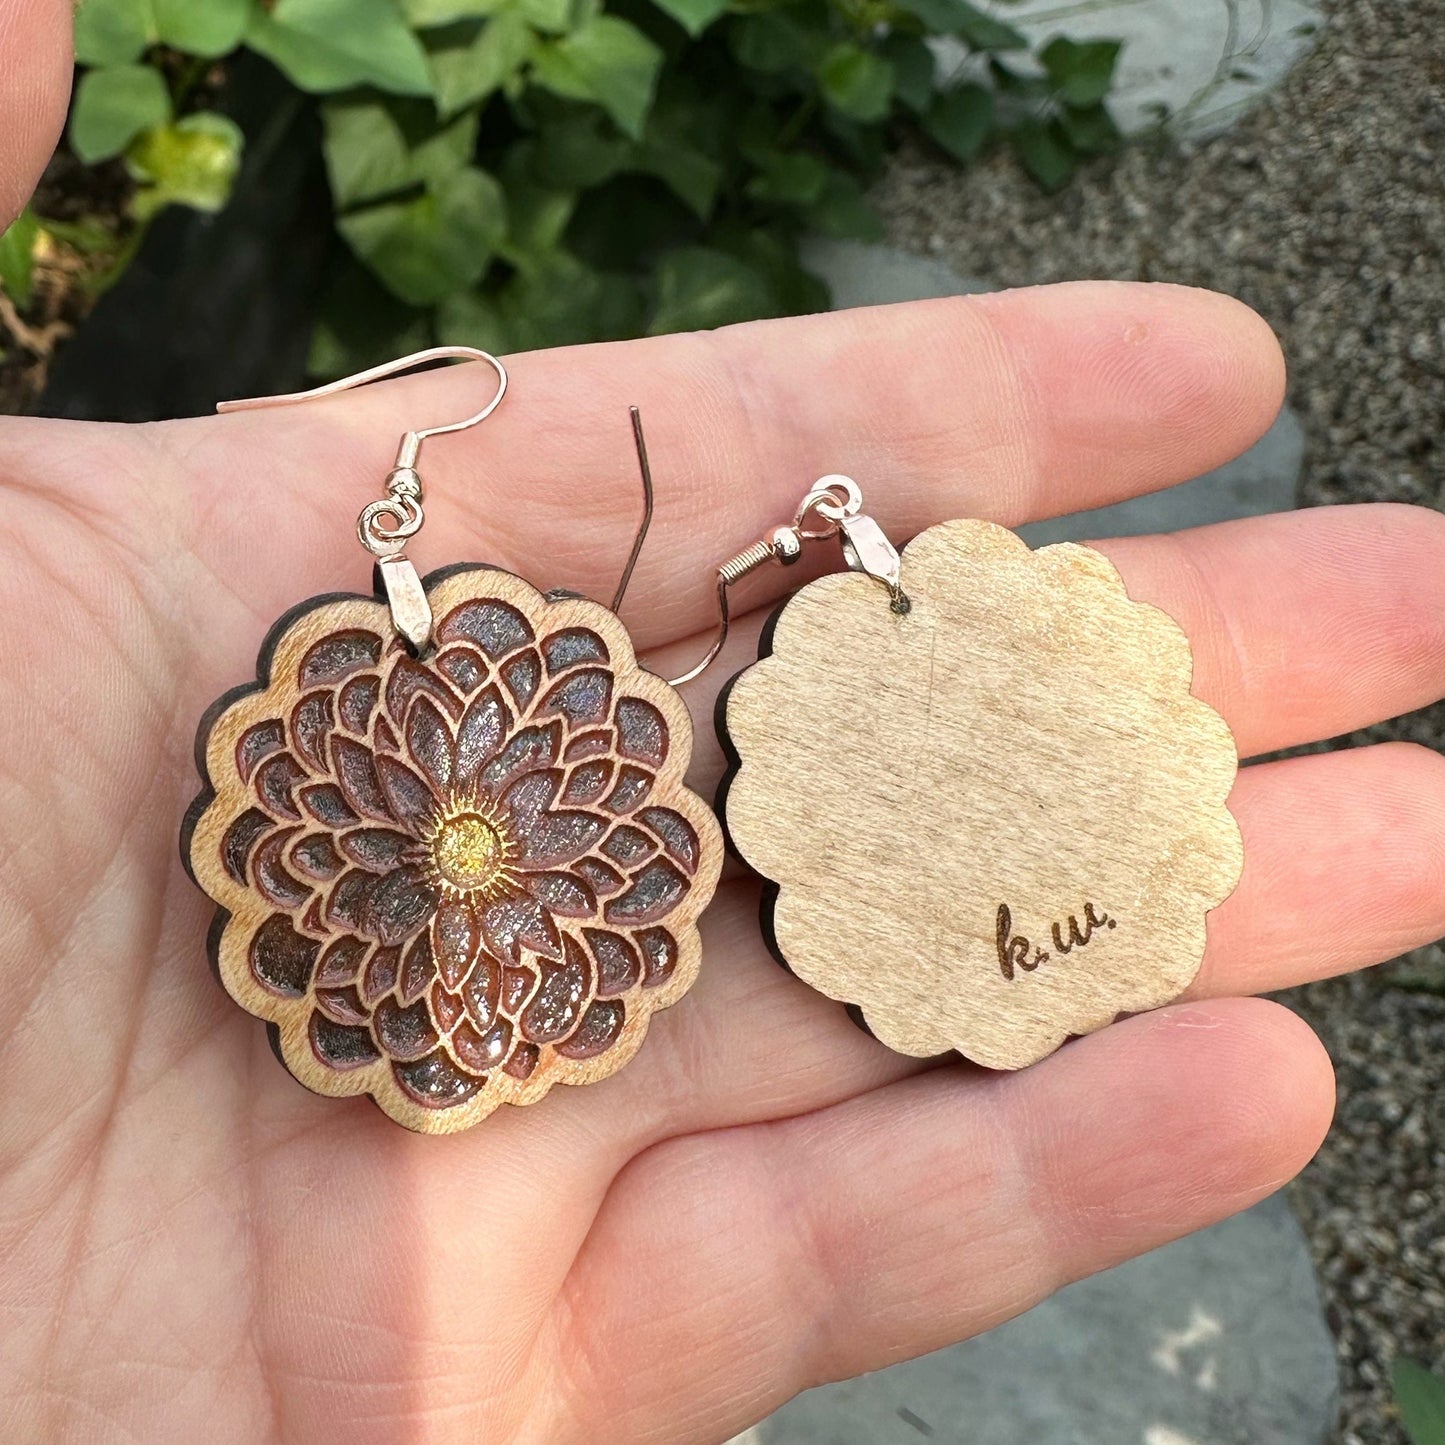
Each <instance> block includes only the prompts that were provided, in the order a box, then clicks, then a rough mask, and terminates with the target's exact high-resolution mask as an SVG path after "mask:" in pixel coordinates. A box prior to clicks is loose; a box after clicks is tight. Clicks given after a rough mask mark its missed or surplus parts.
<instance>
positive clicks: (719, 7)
mask: <svg viewBox="0 0 1445 1445" xmlns="http://www.w3.org/2000/svg"><path fill="white" fill-rule="evenodd" d="M653 3H654V4H655V5H656V6H657V8H658V9H659V10H661V11H662V12H663V13H664V14H667V15H671V16H672V18H673V19H674V20H676V21H677V23H678V24H679V25H681V26H682V28H683V29H684V30H686V31H687V33H688V34H689V35H691V36H694V37H696V36H699V35H701V34H702V32H703V31H704V30H706V29H707V28H708V26H709V25H711V24H712V23H713V21H714V20H716V19H717V18H718V17H719V16H720V15H722V14H723V13H724V12H725V11H726V10H727V8H728V0H653Z"/></svg>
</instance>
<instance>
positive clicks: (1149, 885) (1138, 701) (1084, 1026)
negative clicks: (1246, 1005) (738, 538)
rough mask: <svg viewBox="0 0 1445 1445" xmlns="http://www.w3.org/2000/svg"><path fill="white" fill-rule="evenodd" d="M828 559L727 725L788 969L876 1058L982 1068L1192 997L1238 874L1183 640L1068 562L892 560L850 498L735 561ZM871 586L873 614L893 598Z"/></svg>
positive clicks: (1002, 541) (1223, 741)
mask: <svg viewBox="0 0 1445 1445" xmlns="http://www.w3.org/2000/svg"><path fill="white" fill-rule="evenodd" d="M834 535H836V536H837V537H838V538H839V539H840V541H841V542H842V547H843V554H844V558H845V560H846V562H847V564H848V568H849V570H848V571H846V572H842V573H837V574H833V575H830V576H825V577H823V578H820V579H819V580H817V581H814V582H811V583H809V584H808V585H807V586H805V587H803V588H802V589H801V591H799V592H798V593H796V594H795V595H794V596H793V597H792V599H791V600H790V601H789V602H787V603H786V605H784V606H783V608H782V609H781V611H780V612H779V613H778V614H777V615H776V617H775V618H774V620H773V623H772V625H771V626H770V627H769V628H768V630H767V631H766V632H765V634H764V638H763V642H762V647H761V658H760V660H759V661H758V662H757V663H755V664H754V665H752V666H751V667H749V668H747V669H746V670H744V671H743V672H742V673H740V674H739V675H738V676H737V677H736V678H735V679H734V681H733V682H732V684H731V685H730V686H729V688H728V689H727V691H726V692H725V693H724V695H723V697H722V699H721V700H720V702H719V708H718V719H719V730H720V733H721V735H722V739H723V743H724V747H725V749H726V750H727V751H728V752H729V755H730V758H731V761H732V765H733V766H732V769H731V772H730V773H729V775H728V778H727V779H726V780H725V782H724V785H723V791H722V793H721V795H720V799H719V811H720V812H721V813H722V814H723V815H724V822H725V826H726V828H727V831H728V835H729V838H730V841H731V843H732V845H733V847H734V849H735V850H736V851H737V853H738V854H740V855H741V857H742V858H743V859H744V860H745V861H746V862H747V863H749V864H750V865H751V866H752V867H753V868H754V869H755V870H756V871H757V872H758V873H760V874H761V875H762V876H763V877H764V878H765V879H766V880H768V882H769V885H770V886H769V888H768V889H767V892H766V896H765V901H764V906H763V927H764V933H765V935H766V937H767V938H768V940H769V943H770V945H771V947H772V948H773V950H774V952H775V953H776V954H777V956H778V957H779V959H780V960H781V961H782V962H783V963H784V964H785V965H786V966H787V967H788V968H790V969H791V970H792V971H793V972H794V973H796V974H797V975H798V976H799V977H800V978H802V979H803V980H804V981H806V982H807V983H809V984H811V985H812V986H813V987H814V988H816V989H818V990H820V991H821V992H823V993H824V994H827V995H828V996H829V997H831V998H834V999H838V1000H840V1001H842V1002H844V1003H847V1004H848V1005H850V1006H851V1008H852V1011H853V1012H854V1015H855V1018H857V1019H858V1020H859V1021H861V1022H862V1023H863V1025H864V1026H865V1027H866V1028H868V1029H869V1030H870V1031H871V1032H872V1033H874V1034H875V1035H876V1036H877V1037H878V1038H879V1039H880V1040H881V1041H882V1042H883V1043H885V1044H887V1045H888V1046H889V1047H891V1048H893V1049H895V1050H897V1051H899V1052H900V1053H904V1054H912V1055H916V1056H921V1057H926V1056H929V1055H933V1054H939V1053H944V1052H947V1051H949V1050H954V1049H956V1050H958V1051H959V1052H961V1053H962V1054H964V1055H965V1056H966V1057H968V1058H970V1059H972V1060H974V1061H975V1062H977V1063H980V1064H984V1065H986V1066H988V1067H991V1068H1019V1067H1022V1066H1024V1065H1027V1064H1030V1063H1033V1062H1034V1061H1036V1060H1037V1059H1039V1058H1041V1057H1043V1056H1044V1055H1045V1054H1047V1053H1049V1052H1050V1051H1051V1050H1053V1049H1055V1048H1056V1047H1058V1045H1059V1044H1061V1043H1062V1042H1063V1041H1064V1040H1065V1039H1066V1038H1068V1037H1069V1036H1071V1035H1075V1034H1082V1033H1087V1032H1089V1031H1091V1030H1094V1029H1097V1028H1100V1027H1102V1026H1103V1025H1104V1024H1107V1023H1109V1022H1110V1021H1111V1020H1113V1019H1114V1018H1115V1017H1117V1016H1118V1015H1119V1014H1121V1013H1124V1012H1132V1011H1137V1010H1142V1009H1148V1008H1154V1007H1157V1006H1159V1005H1161V1004H1163V1003H1166V1002H1168V1001H1169V1000H1171V999H1173V998H1175V997H1177V996H1178V994H1179V993H1180V992H1182V991H1183V990H1184V989H1185V988H1186V987H1187V986H1188V984H1189V982H1190V981H1191V980H1192V979H1193V977H1194V976H1195V974H1196V972H1197V971H1198V969H1199V966H1200V963H1201V961H1202V958H1203V954H1204V943H1205V917H1206V914H1207V913H1208V912H1209V910H1210V909H1212V908H1213V907H1215V906H1216V905H1217V904H1219V903H1220V902H1222V901H1223V900H1224V899H1225V898H1226V897H1227V896H1228V895H1229V893H1230V892H1231V891H1232V890H1233V888H1234V886H1235V884H1236V882H1237V881H1238V878H1239V873H1240V869H1241V867H1242V862H1243V853H1242V845H1241V841H1240V835H1239V829H1238V827H1237V825H1236V824H1235V821H1234V819H1233V818H1232V817H1231V815H1230V813H1229V811H1228V808H1227V807H1226V801H1225V800H1226V797H1227V795H1228V793H1229V790H1230V787H1231V785H1232V783H1233V780H1234V776H1235V772H1236V769H1237V766H1238V759H1237V756H1236V752H1235V746H1234V741H1233V738H1232V737H1231V735H1230V733H1229V730H1228V728H1227V727H1226V726H1225V724H1224V721H1223V720H1222V719H1221V718H1220V717H1219V716H1218V715H1217V714H1216V713H1215V712H1214V711H1213V710H1212V709H1210V708H1209V707H1207V706H1206V705H1205V704H1204V703H1202V702H1200V701H1199V700H1198V699H1197V698H1195V697H1193V696H1191V695H1190V685H1191V680H1192V679H1191V673H1192V659H1191V655H1190V650H1189V644H1188V642H1187V640H1186V639H1185V636H1184V634H1183V632H1182V631H1181V630H1180V628H1179V627H1178V626H1177V625H1176V624H1175V623H1174V622H1173V621H1172V620H1171V619H1170V618H1169V617H1168V616H1167V615H1166V614H1165V613H1163V612H1161V611H1159V610H1158V609H1157V608H1154V607H1151V606H1147V605H1145V604H1143V603H1137V602H1133V601H1131V600H1130V598H1129V597H1128V595H1127V594H1126V592H1125V590H1124V586H1123V582H1122V580H1121V579H1120V577H1119V574H1118V573H1117V572H1116V571H1115V570H1114V568H1113V566H1112V565H1111V564H1110V563H1109V562H1108V561H1107V560H1106V559H1105V558H1104V557H1103V556H1102V555H1101V554H1100V553H1098V552H1095V551H1092V550H1090V549H1089V548H1087V547H1082V546H1077V545H1074V544H1072V543H1070V544H1063V545H1057V546H1050V547H1044V548H1042V549H1041V550H1039V551H1037V552H1035V551H1031V550H1030V549H1029V548H1028V546H1027V545H1026V544H1025V543H1024V542H1022V541H1021V540H1020V539H1019V538H1018V537H1016V536H1015V535H1014V534H1013V533H1011V532H1009V531H1007V530H1005V529H1004V528H1003V527H999V526H995V525H992V524H991V523H987V522H979V521H954V522H946V523H944V524H942V525H941V526H936V527H931V528H929V529H928V530H927V531H925V532H923V533H922V534H921V535H920V536H918V537H916V538H915V539H914V540H913V541H912V542H911V543H910V544H909V545H908V546H907V547H906V548H905V549H904V552H903V554H902V556H901V557H900V556H899V554H898V553H897V552H896V551H895V550H894V548H893V547H892V545H891V544H890V543H889V541H888V539H887V537H886V536H885V535H884V533H883V531H882V530H881V528H879V527H878V525H877V524H876V523H875V522H874V521H873V520H872V519H871V518H869V517H867V516H865V515H864V514H863V513H862V510H861V496H860V494H859V490H858V487H857V486H856V484H855V483H853V482H852V481H851V480H849V479H848V478H846V477H838V476H831V477H824V478H823V479H822V480H821V481H820V482H819V483H818V484H817V485H816V486H815V487H814V488H813V489H812V490H811V491H810V492H809V493H808V494H807V496H806V497H805V498H804V499H803V503H802V505H801V507H800V508H799V511H798V514H797V516H796V518H795V520H794V523H793V525H792V526H789V527H781V528H778V529H776V530H775V531H774V532H773V533H771V534H770V535H769V536H768V537H767V538H765V539H764V540H763V541H762V542H760V543H758V544H757V545H756V546H754V547H752V548H750V549H748V550H747V551H746V552H743V553H741V554H740V555H739V556H738V557H736V558H734V559H732V561H730V562H728V563H726V564H724V566H723V567H722V568H720V569H719V573H718V596H719V604H720V607H719V610H720V614H721V618H722V625H721V627H720V628H719V634H718V637H717V640H716V642H715V644H714V646H713V648H712V650H711V651H710V652H709V653H708V655H707V656H706V657H705V658H704V659H703V661H702V662H701V663H700V664H699V665H698V667H696V668H694V669H693V672H692V673H691V674H689V675H690V676H695V675H696V674H697V673H698V672H700V671H701V670H702V668H704V667H706V666H707V665H708V663H709V662H711V661H712V659H713V658H714V657H715V656H716V655H717V653H718V651H719V649H720V648H721V646H722V642H723V640H724V638H725V637H726V633H727V618H728V610H727V591H728V588H729V587H730V586H731V584H732V583H733V582H735V581H736V580H737V579H738V578H739V577H741V576H744V575H746V574H747V573H748V572H750V571H752V570H753V569H754V568H756V567H759V566H762V565H763V564H765V563H767V562H769V561H775V562H782V563H788V562H792V561H795V560H796V559H797V557H798V556H799V555H800V553H801V552H802V550H803V547H804V545H805V544H806V543H807V542H809V541H811V540H816V539H820V538H824V537H829V536H834ZM880 587H881V589H882V592H881V594H880Z"/></svg>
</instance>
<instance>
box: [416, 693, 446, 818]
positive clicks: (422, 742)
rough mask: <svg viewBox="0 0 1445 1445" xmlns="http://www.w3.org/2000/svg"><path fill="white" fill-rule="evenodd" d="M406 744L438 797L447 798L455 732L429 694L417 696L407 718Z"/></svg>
mask: <svg viewBox="0 0 1445 1445" xmlns="http://www.w3.org/2000/svg"><path fill="white" fill-rule="evenodd" d="M406 746H407V751H408V752H409V753H410V754H411V758H412V761H413V762H414V763H415V764H416V765H417V767H418V768H419V769H420V770H421V773H422V776H423V777H424V778H425V779H426V780H427V782H428V784H430V786H431V790H432V792H433V793H434V794H435V795H436V796H437V797H438V798H444V797H445V796H446V794H447V788H448V786H449V785H450V783H451V780H452V768H453V767H454V765H455V762H456V759H455V757H454V756H453V753H452V734H451V729H450V728H448V727H447V724H446V720H445V719H444V718H443V717H442V715H441V710H440V709H439V708H438V707H437V705H436V704H435V703H434V702H433V701H432V700H431V699H430V698H429V697H418V698H417V699H416V700H415V702H413V703H412V705H411V712H410V713H409V714H408V716H407V720H406Z"/></svg>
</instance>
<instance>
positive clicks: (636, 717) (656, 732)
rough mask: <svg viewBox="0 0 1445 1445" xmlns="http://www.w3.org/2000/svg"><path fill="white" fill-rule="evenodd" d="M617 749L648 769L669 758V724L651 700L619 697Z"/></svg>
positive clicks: (659, 765)
mask: <svg viewBox="0 0 1445 1445" xmlns="http://www.w3.org/2000/svg"><path fill="white" fill-rule="evenodd" d="M617 751H618V752H620V753H621V754H622V755H623V757H626V758H632V759H633V760H634V761H635V762H639V763H643V764H645V765H646V766H647V767H649V768H653V769H656V768H660V767H661V766H662V764H663V761H664V760H665V759H666V757H667V723H666V722H665V721H664V719H663V716H662V714H661V713H660V712H658V710H657V709H656V708H655V707H653V705H652V704H651V703H650V702H644V701H643V700H642V699H641V698H640V697H621V698H618V699H617Z"/></svg>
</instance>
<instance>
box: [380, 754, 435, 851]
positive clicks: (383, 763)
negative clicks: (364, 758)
mask: <svg viewBox="0 0 1445 1445" xmlns="http://www.w3.org/2000/svg"><path fill="white" fill-rule="evenodd" d="M376 772H377V776H378V777H379V778H380V779H381V788H382V791H383V792H384V793H385V794H386V799H387V803H388V805H389V806H390V808H391V812H392V814H393V816H395V818H396V821H397V822H398V823H401V824H402V825H403V826H404V827H405V828H406V829H407V831H408V832H410V833H411V834H412V836H413V837H421V836H422V835H423V834H424V833H425V831H426V828H427V825H428V824H429V823H430V821H431V819H432V817H433V816H434V815H435V813H436V809H437V800H436V798H435V797H434V796H433V795H432V791H431V789H430V788H428V787H427V785H426V784H425V783H424V782H423V781H422V780H421V777H420V776H419V775H418V774H417V773H414V772H413V771H412V770H411V769H410V768H409V767H407V765H406V764H405V763H402V762H398V761H397V760H396V759H395V758H393V757H391V756H390V755H389V754H387V753H378V754H377V758H376Z"/></svg>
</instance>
